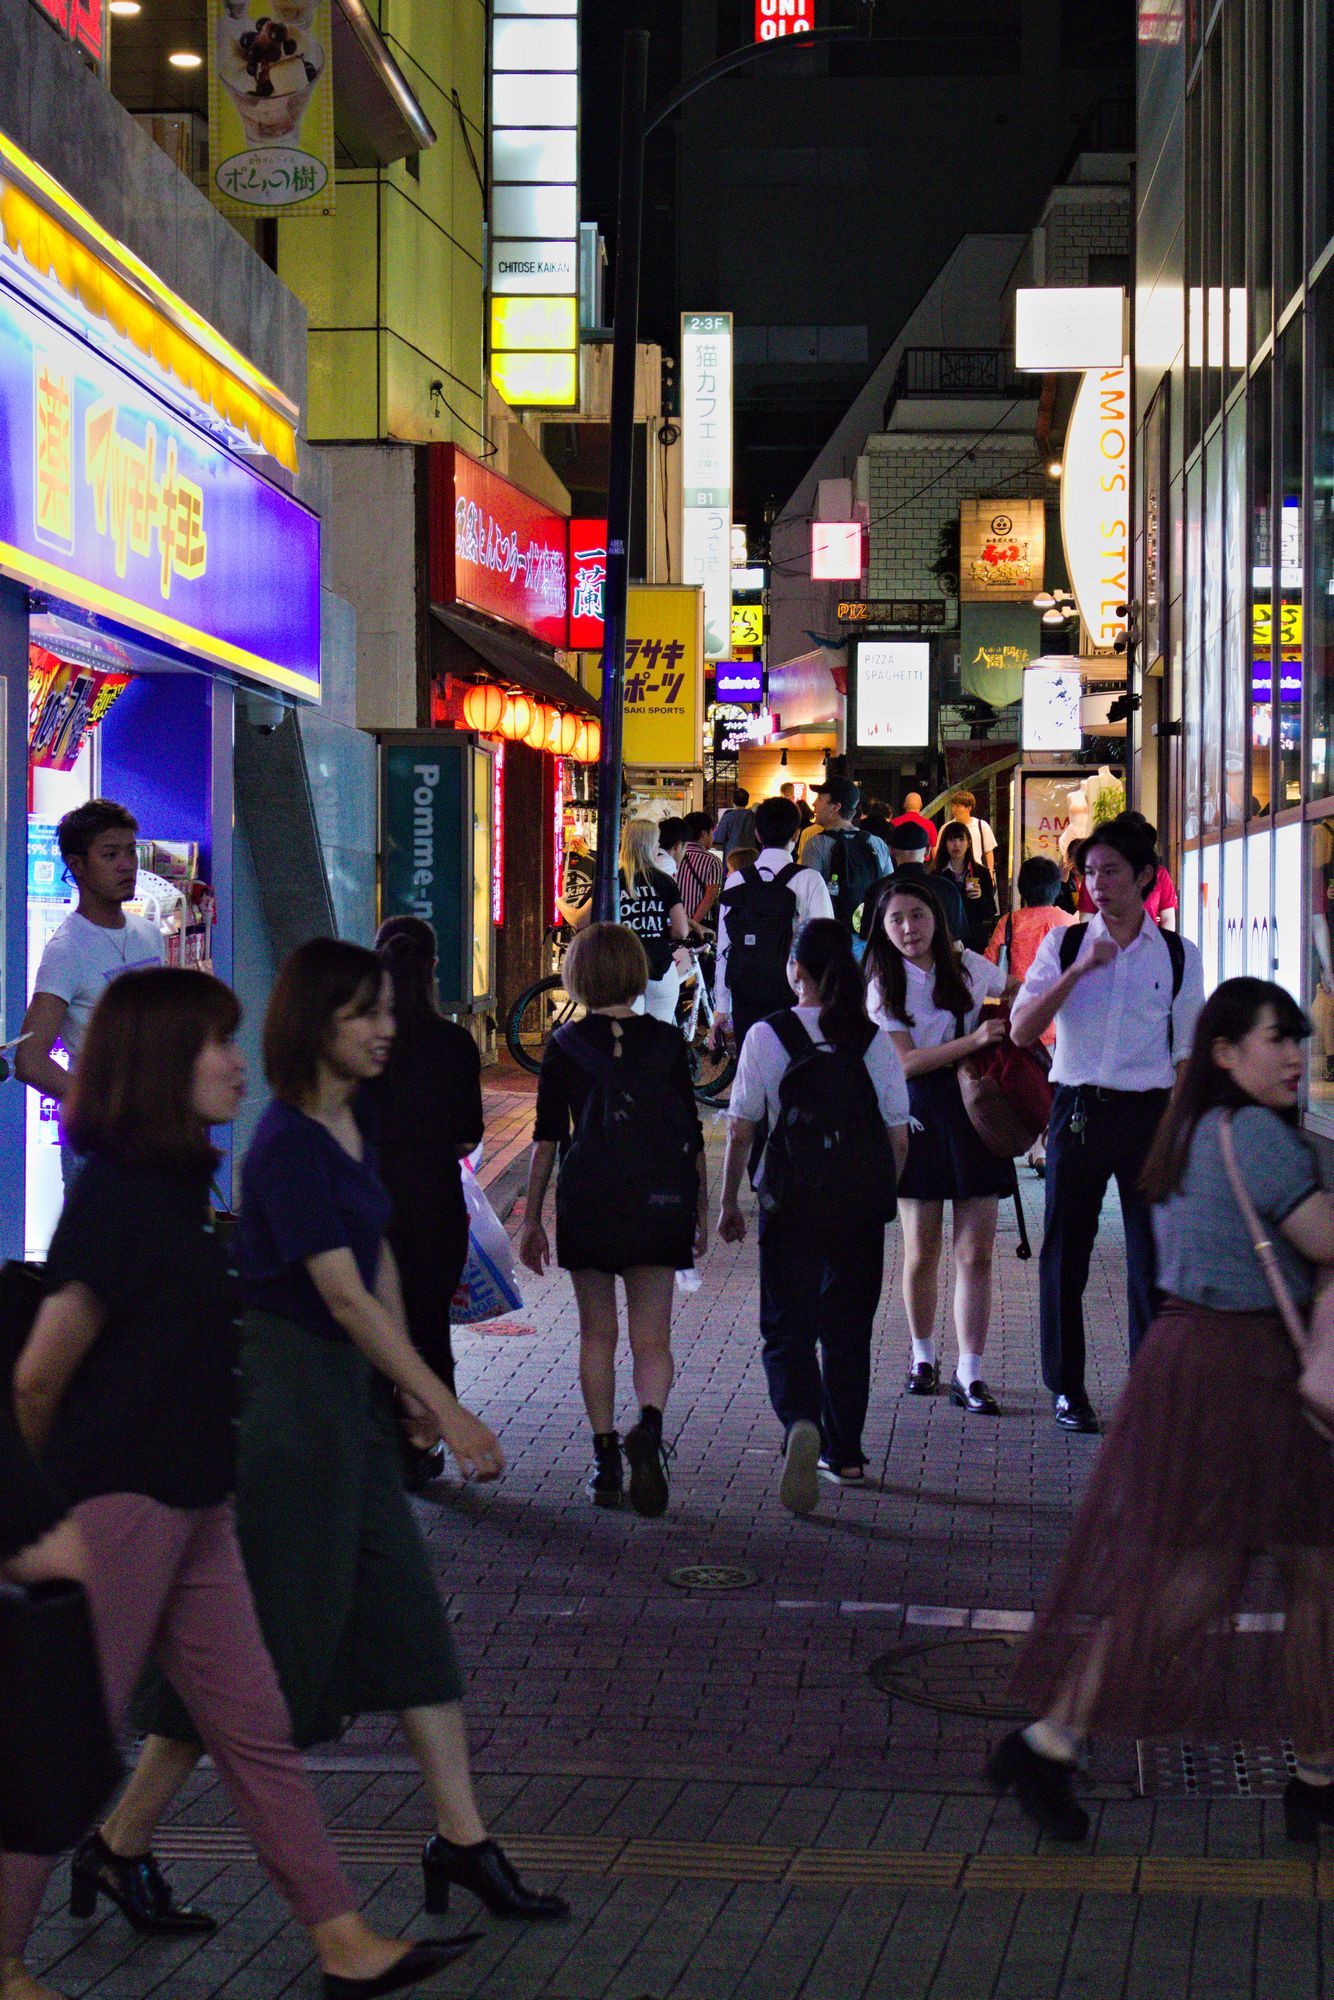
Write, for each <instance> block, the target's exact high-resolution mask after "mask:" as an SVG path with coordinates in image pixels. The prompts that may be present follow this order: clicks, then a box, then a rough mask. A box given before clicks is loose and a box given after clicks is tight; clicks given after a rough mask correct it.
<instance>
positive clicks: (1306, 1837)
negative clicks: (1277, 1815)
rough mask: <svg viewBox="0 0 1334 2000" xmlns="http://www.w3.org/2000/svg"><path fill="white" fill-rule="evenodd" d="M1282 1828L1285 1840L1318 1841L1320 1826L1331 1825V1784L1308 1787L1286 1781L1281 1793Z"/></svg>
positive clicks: (1303, 1782)
mask: <svg viewBox="0 0 1334 2000" xmlns="http://www.w3.org/2000/svg"><path fill="white" fill-rule="evenodd" d="M1283 1826H1284V1830H1285V1832H1286V1833H1287V1836H1288V1839H1289V1840H1300V1841H1311V1840H1319V1838H1320V1829H1321V1827H1322V1826H1334V1785H1308V1784H1307V1782H1306V1780H1305V1779H1304V1778H1289V1779H1288V1783H1287V1788H1286V1790H1285V1791H1284V1793H1283Z"/></svg>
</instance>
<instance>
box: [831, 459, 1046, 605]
mask: <svg viewBox="0 0 1334 2000" xmlns="http://www.w3.org/2000/svg"><path fill="white" fill-rule="evenodd" d="M866 453H867V458H868V461H869V473H870V502H871V531H870V558H869V567H868V571H867V578H866V595H867V596H868V597H939V596H940V595H941V594H942V586H941V580H940V578H939V576H937V575H936V574H935V573H934V571H933V570H932V568H931V564H932V563H933V562H935V561H936V560H937V558H938V557H939V555H940V535H941V530H942V528H944V527H947V526H949V525H951V524H953V523H955V522H957V521H958V518H959V502H960V501H961V500H972V499H976V498H985V497H987V496H990V495H994V496H995V498H997V499H1006V500H1017V499H1025V498H1030V497H1031V498H1033V499H1044V498H1046V497H1047V495H1048V494H1049V492H1050V488H1051V481H1050V480H1049V479H1048V478H1047V477H1046V474H1045V472H1044V471H1043V469H1042V468H1041V467H1040V466H1038V465H1036V464H1035V463H1034V451H1033V440H1032V438H1023V437H1019V438H1015V437H1001V438H994V439H993V438H985V437H982V438H979V437H978V435H977V433H976V432H969V431H959V432H955V433H953V434H945V435H940V434H938V433H935V432H930V433H928V432H920V431H918V432H907V433H903V434H900V433H896V432H893V431H890V432H882V433H881V435H880V436H878V437H870V438H868V439H867V441H866ZM923 488H926V491H925V492H923V491H922V489H923ZM947 615H948V614H947Z"/></svg>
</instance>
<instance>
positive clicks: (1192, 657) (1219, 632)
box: [1133, 0, 1334, 1137]
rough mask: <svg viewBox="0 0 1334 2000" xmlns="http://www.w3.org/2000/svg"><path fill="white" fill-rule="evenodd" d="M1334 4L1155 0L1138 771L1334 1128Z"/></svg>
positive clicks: (1206, 918) (1310, 1098) (1145, 204)
mask: <svg viewBox="0 0 1334 2000" xmlns="http://www.w3.org/2000/svg"><path fill="white" fill-rule="evenodd" d="M1329 40H1330V0H1218V4H1214V5H1209V4H1207V0H1204V3H1203V4H1202V0H1141V5H1140V13H1139V79H1138V95H1139V147H1138V188H1139V195H1138V212H1137V242H1136V277H1135V301H1134V308H1135V310H1134V321H1133V325H1134V362H1135V428H1136V441H1137V447H1138V449H1137V452H1136V456H1135V485H1136V515H1135V556H1136V560H1135V570H1134V576H1135V594H1136V596H1137V598H1138V601H1139V629H1140V641H1139V648H1138V662H1137V664H1138V670H1139V679H1138V682H1137V685H1138V687H1139V691H1140V693H1141V695H1142V705H1141V708H1140V710H1139V712H1138V714H1137V716H1136V718H1135V721H1136V735H1135V744H1134V767H1135V778H1136V795H1137V798H1138V800H1139V803H1140V805H1141V809H1142V810H1144V811H1145V812H1147V813H1148V814H1149V816H1150V817H1151V818H1152V817H1153V816H1154V814H1155V810H1156V814H1157V817H1158V820H1159V823H1160V827H1161V830H1162V837H1163V840H1164V843H1165V845H1166V848H1167V851H1168V856H1169V861H1170V863H1171V865H1172V866H1173V867H1174V869H1175V870H1176V871H1178V874H1179V880H1180V885H1181V918H1182V922H1181V928H1182V930H1183V932H1184V933H1185V934H1186V935H1187V936H1189V937H1192V938H1193V939H1194V940H1195V941H1196V942H1197V943H1198V944H1199V946H1200V948H1201V950H1202V952H1203V954H1204V960H1205V977H1206V983H1207V984H1209V985H1211V986H1212V985H1213V984H1215V983H1216V982H1217V981H1218V980H1219V979H1224V978H1228V977H1231V976H1233V975H1235V974H1238V973H1242V972H1251V973H1255V974H1258V975H1259V976H1261V977H1267V978H1274V979H1278V980H1280V981H1281V982H1282V983H1283V984H1284V985H1285V986H1287V987H1289V988H1290V989H1291V990H1292V991H1293V992H1294V993H1295V994H1297V995H1298V996H1299V997H1300V998H1301V1000H1302V1002H1303V1004H1304V1005H1305V1006H1306V1007H1307V1008H1308V1010H1309V1011H1310V1012H1311V1013H1312V1015H1313V1018H1314V1021H1315V1032H1314V1034H1313V1036H1312V1039H1311V1043H1310V1060H1309V1064H1308V1077H1307V1092H1306V1117H1307V1121H1308V1123H1309V1124H1310V1125H1311V1127H1312V1128H1313V1129H1315V1130H1317V1131H1321V1132H1324V1133H1325V1134H1327V1135H1328V1136H1330V1137H1334V595H1331V593H1334V103H1331V97H1330V92H1329V87H1328V82H1327V79H1328V76H1329Z"/></svg>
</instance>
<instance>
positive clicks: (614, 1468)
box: [588, 1431, 625, 1507]
mask: <svg viewBox="0 0 1334 2000" xmlns="http://www.w3.org/2000/svg"><path fill="white" fill-rule="evenodd" d="M624 1488H625V1467H624V1465H623V1464H622V1462H621V1440H620V1439H619V1437H617V1435H616V1433H615V1431H594V1433H593V1470H592V1472H591V1473H590V1475H589V1480H588V1497H589V1499H590V1500H591V1501H592V1502H593V1505H594V1506H595V1507H619V1506H620V1504H621V1494H622V1492H623V1491H624Z"/></svg>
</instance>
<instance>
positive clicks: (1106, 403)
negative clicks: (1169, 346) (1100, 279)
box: [1061, 361, 1130, 653]
mask: <svg viewBox="0 0 1334 2000" xmlns="http://www.w3.org/2000/svg"><path fill="white" fill-rule="evenodd" d="M1061 539H1062V541H1063V542H1064V544H1065V562H1066V568H1067V569H1068V570H1069V572H1070V587H1071V589H1072V590H1073V591H1074V593H1075V602H1076V603H1077V604H1078V606H1079V615H1080V617H1081V618H1082V619H1083V621H1084V626H1085V629H1086V630H1087V632H1088V635H1089V642H1090V644H1091V645H1092V647H1093V649H1094V651H1095V652H1100V653H1109V652H1111V651H1113V650H1114V648H1115V645H1116V641H1117V640H1118V638H1120V637H1121V636H1122V634H1123V633H1124V632H1125V629H1126V621H1125V617H1124V614H1123V613H1122V612H1120V611H1118V610H1117V606H1118V605H1123V604H1125V603H1126V601H1127V599H1128V596H1129V589H1128V585H1129V581H1130V363H1129V362H1128V361H1123V362H1122V363H1121V366H1120V367H1119V368H1094V369H1090V371H1089V373H1088V374H1087V375H1085V377H1084V379H1083V381H1082V382H1081V383H1080V385H1079V393H1078V394H1077V395H1076V397H1075V406H1074V409H1073V410H1072V411H1071V413H1070V425H1069V429H1068V430H1067V431H1066V434H1065V460H1064V466H1063V470H1062V473H1061Z"/></svg>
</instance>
